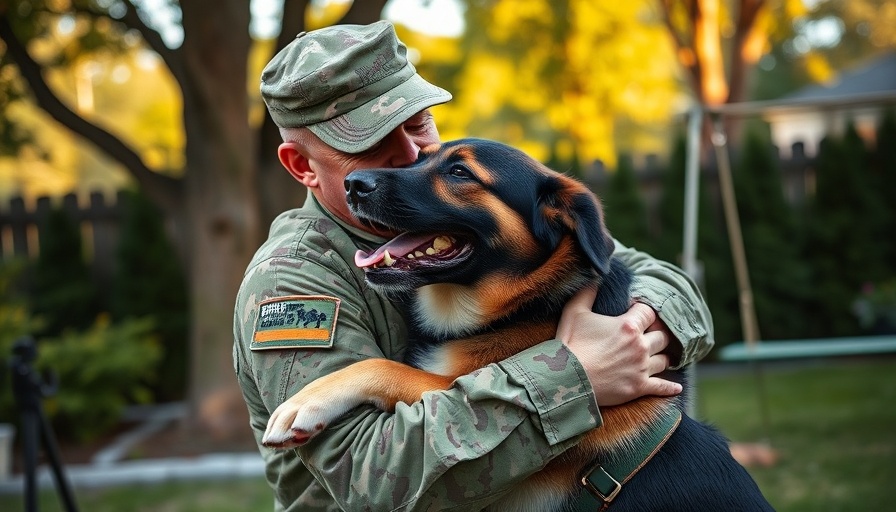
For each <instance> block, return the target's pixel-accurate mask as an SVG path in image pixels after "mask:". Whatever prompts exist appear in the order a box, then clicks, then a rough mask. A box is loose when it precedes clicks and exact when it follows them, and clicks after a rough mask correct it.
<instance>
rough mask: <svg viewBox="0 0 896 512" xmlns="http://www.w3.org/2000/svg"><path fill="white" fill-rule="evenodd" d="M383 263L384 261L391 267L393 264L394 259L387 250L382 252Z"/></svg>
mask: <svg viewBox="0 0 896 512" xmlns="http://www.w3.org/2000/svg"><path fill="white" fill-rule="evenodd" d="M383 263H385V264H386V266H387V267H391V266H392V265H394V264H395V260H394V259H392V255H391V254H389V251H385V252H384V253H383Z"/></svg>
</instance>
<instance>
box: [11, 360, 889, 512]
mask: <svg viewBox="0 0 896 512" xmlns="http://www.w3.org/2000/svg"><path fill="white" fill-rule="evenodd" d="M762 375H763V379H762V382H763V383H764V387H765V390H766V398H767V410H768V420H769V421H768V424H769V430H768V440H769V441H770V442H771V445H772V447H773V448H774V449H776V450H777V451H778V454H779V460H778V463H777V464H776V465H774V466H773V467H770V468H750V472H751V473H752V474H753V476H754V478H756V481H757V482H758V483H759V486H760V487H761V488H762V490H763V492H764V493H765V494H766V496H767V497H768V499H769V501H770V502H771V503H772V505H774V506H775V508H776V509H777V510H778V511H779V512H788V511H816V510H836V511H838V512H846V511H856V512H867V511H878V510H894V508H893V502H894V499H896V483H893V482H894V480H896V358H878V359H874V360H869V361H862V362H849V363H832V362H826V363H822V364H819V365H813V366H797V367H794V368H792V369H786V370H785V369H778V368H775V369H771V368H768V369H766V370H765V371H763V372H762ZM698 380H699V393H698V396H697V410H698V415H699V416H700V417H701V418H702V419H704V420H706V421H709V422H710V423H713V424H715V425H716V426H717V427H719V428H720V429H721V430H722V432H724V433H725V434H726V435H727V436H728V437H730V438H731V439H732V440H734V441H740V442H756V441H762V440H764V438H765V435H766V434H765V432H764V431H765V428H764V427H763V421H762V414H761V410H762V409H761V408H760V405H759V400H758V396H759V395H758V393H757V391H756V382H757V381H756V379H755V376H754V375H753V373H751V372H738V373H737V374H735V375H725V376H710V375H709V374H708V373H707V374H706V375H704V374H701V373H700V372H699V371H698ZM75 494H76V498H77V501H78V505H79V509H80V510H81V511H90V512H119V511H123V510H127V511H129V512H142V511H145V512H150V511H151V512H230V511H234V512H236V511H240V512H254V511H264V512H267V511H270V510H272V508H273V507H272V505H271V495H270V492H269V490H268V488H267V486H266V484H265V483H264V482H263V481H262V480H260V479H259V480H253V479H244V480H228V481H209V482H196V481H192V482H181V483H170V484H164V485H156V486H128V487H118V488H110V489H103V490H93V489H78V490H76V491H75ZM23 509H24V507H23V503H22V499H21V497H20V496H10V495H0V510H3V511H7V510H8V511H17V510H23ZM40 510H41V511H57V510H62V508H61V506H60V504H59V503H58V501H57V499H56V497H55V495H54V494H53V493H52V491H47V492H45V493H43V494H42V495H41V497H40ZM720 512H724V511H720Z"/></svg>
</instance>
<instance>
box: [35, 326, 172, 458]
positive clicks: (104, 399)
mask: <svg viewBox="0 0 896 512" xmlns="http://www.w3.org/2000/svg"><path fill="white" fill-rule="evenodd" d="M152 331H153V323H152V321H151V320H149V319H139V320H127V321H123V322H119V323H116V324H111V323H110V321H109V318H108V317H107V316H101V317H100V318H98V319H97V321H96V323H95V324H94V325H93V326H92V327H91V328H90V329H88V330H86V331H84V332H74V331H67V332H66V333H65V334H63V335H62V336H61V337H60V338H58V339H42V340H40V343H39V345H38V360H37V363H36V365H35V366H36V367H37V368H39V369H44V370H50V371H53V372H54V373H55V374H56V375H58V378H59V390H58V392H57V393H56V394H55V395H54V396H53V397H51V398H50V399H49V400H47V402H46V404H45V408H46V411H47V413H48V415H49V416H50V418H51V419H52V421H53V422H54V424H56V425H57V428H56V432H57V433H59V435H60V436H64V437H71V438H73V439H75V440H79V441H86V440H90V439H92V438H94V437H97V436H99V435H100V434H102V433H104V432H107V431H108V430H109V429H110V428H111V427H113V426H114V425H115V424H116V423H117V422H118V421H119V420H120V418H121V413H122V411H123V409H124V407H125V406H126V405H127V404H130V403H142V402H148V401H149V399H150V398H151V393H150V391H149V389H148V388H147V387H146V385H145V384H144V382H146V381H148V380H150V379H152V378H153V377H154V375H155V365H156V363H157V362H158V361H159V359H160V357H161V350H160V348H159V346H158V343H157V341H156V339H155V338H154V337H153V336H152Z"/></svg>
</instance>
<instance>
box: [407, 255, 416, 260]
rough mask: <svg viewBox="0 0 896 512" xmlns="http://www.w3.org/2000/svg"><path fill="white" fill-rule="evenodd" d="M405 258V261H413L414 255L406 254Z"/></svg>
mask: <svg viewBox="0 0 896 512" xmlns="http://www.w3.org/2000/svg"><path fill="white" fill-rule="evenodd" d="M405 258H407V259H409V260H412V259H414V255H413V254H408V255H407V256H405Z"/></svg>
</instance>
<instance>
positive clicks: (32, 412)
mask: <svg viewBox="0 0 896 512" xmlns="http://www.w3.org/2000/svg"><path fill="white" fill-rule="evenodd" d="M36 358H37V347H36V345H35V343H34V340H33V339H31V338H27V337H26V338H21V339H19V340H17V341H16V342H15V344H14V345H13V349H12V358H11V359H10V362H9V366H10V368H11V370H12V391H13V394H14V395H15V399H16V403H17V404H18V407H19V413H20V414H21V416H22V455H23V457H22V459H23V465H24V467H25V512H37V452H38V447H39V445H40V441H41V440H43V443H44V448H45V450H46V453H47V457H48V458H49V460H50V467H51V469H52V471H53V477H54V480H55V482H56V490H57V492H58V493H59V497H60V499H61V501H62V504H63V506H64V508H65V510H66V511H67V512H76V511H77V507H76V505H75V500H74V497H73V495H72V491H71V489H70V488H69V485H68V480H66V478H65V473H64V471H63V468H62V461H61V460H60V458H59V448H58V447H57V445H56V438H55V437H54V436H53V430H52V429H51V428H50V424H49V423H48V422H47V418H46V416H45V415H44V411H43V407H42V406H41V401H40V400H41V398H44V397H47V396H52V395H53V394H54V393H55V392H56V383H55V382H53V383H48V382H46V381H44V379H42V378H41V377H40V376H39V375H37V374H35V373H34V369H33V368H32V366H31V364H32V363H33V362H34V360H35V359H36ZM51 380H55V379H51Z"/></svg>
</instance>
